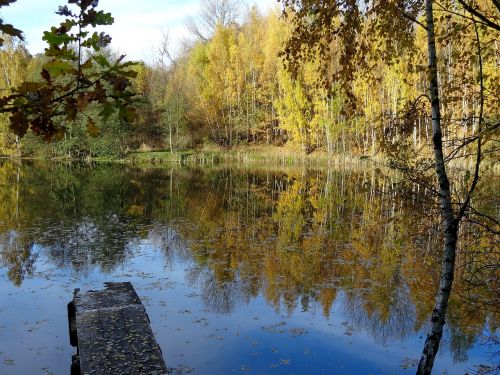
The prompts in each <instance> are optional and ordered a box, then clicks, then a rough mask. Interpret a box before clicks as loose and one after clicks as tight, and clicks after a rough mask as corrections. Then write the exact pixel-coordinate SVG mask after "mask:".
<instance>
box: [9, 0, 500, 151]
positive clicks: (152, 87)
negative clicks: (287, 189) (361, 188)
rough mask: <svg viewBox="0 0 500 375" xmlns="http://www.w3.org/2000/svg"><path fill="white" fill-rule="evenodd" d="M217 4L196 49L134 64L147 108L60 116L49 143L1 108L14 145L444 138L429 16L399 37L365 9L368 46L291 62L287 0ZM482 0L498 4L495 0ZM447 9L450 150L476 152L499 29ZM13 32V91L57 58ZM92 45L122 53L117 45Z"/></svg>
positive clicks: (198, 31)
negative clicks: (266, 6)
mask: <svg viewBox="0 0 500 375" xmlns="http://www.w3.org/2000/svg"><path fill="white" fill-rule="evenodd" d="M211 3H216V1H215V2H214V1H208V2H207V1H205V2H201V10H200V12H201V13H200V18H199V21H197V22H198V24H197V23H195V22H194V21H193V22H192V23H191V25H190V29H191V30H192V35H193V38H192V39H191V40H189V41H186V42H185V43H184V44H183V46H182V48H180V49H179V50H178V51H173V50H172V48H171V47H170V44H171V43H170V42H171V41H170V40H169V36H168V33H167V32H165V33H164V37H163V42H162V44H161V45H160V46H158V48H157V54H156V57H155V60H156V61H155V62H154V63H148V64H147V63H144V62H137V63H136V64H135V65H133V67H132V69H133V70H134V71H135V72H136V73H137V74H136V75H135V77H134V78H132V79H131V81H132V88H133V90H134V92H135V93H136V95H137V96H136V99H137V100H136V101H135V102H134V110H135V112H136V116H134V117H133V118H132V117H131V118H123V116H118V115H117V114H116V113H115V114H112V115H110V116H109V117H107V118H106V120H103V119H101V118H99V117H98V116H97V113H98V109H97V108H96V106H94V105H90V106H89V107H88V108H87V109H86V112H85V114H84V115H80V114H79V115H78V116H76V118H75V120H74V122H73V123H71V124H70V125H68V123H67V122H65V119H64V118H58V119H57V120H56V125H55V126H56V127H58V128H60V129H63V131H62V132H58V136H57V137H54V138H52V139H51V141H50V142H47V140H46V139H43V138H40V137H37V136H36V135H35V134H33V132H31V131H28V132H27V134H26V135H25V136H24V137H22V138H20V137H19V136H17V135H15V134H13V133H12V132H11V131H10V129H9V120H8V117H9V114H0V129H1V130H0V154H2V155H6V156H22V157H31V158H33V157H34V158H46V157H58V158H92V157H93V158H99V157H101V158H111V159H117V158H123V157H124V156H126V155H127V154H128V153H130V152H133V151H137V150H141V151H150V150H163V151H170V152H176V151H180V150H186V149H202V148H203V147H207V146H208V147H210V146H214V147H216V148H217V149H219V150H220V151H221V152H223V151H227V150H231V149H234V148H235V147H245V146H255V145H264V146H267V145H271V146H277V147H279V148H284V149H289V150H292V151H294V152H297V153H301V154H304V155H307V154H310V153H313V152H318V153H326V154H328V155H333V154H343V155H346V154H350V155H358V156H367V155H370V156H375V155H378V156H380V157H382V158H383V157H385V156H394V153H395V152H401V151H398V150H401V149H403V148H404V150H405V151H404V152H405V153H406V155H405V156H403V157H406V158H408V157H409V154H411V153H412V152H413V153H415V152H420V151H421V150H422V149H423V148H424V146H425V145H426V144H429V143H430V140H431V130H430V127H431V124H430V119H429V116H428V112H429V105H430V104H429V102H428V101H426V100H425V98H424V97H423V94H425V92H426V87H427V65H428V62H427V50H426V48H427V45H426V35H425V30H424V29H423V28H420V27H418V24H415V26H413V27H411V28H410V30H408V32H407V33H406V34H405V35H404V38H400V39H399V40H397V41H394V40H393V41H389V40H385V39H383V38H382V37H380V36H379V35H378V33H376V32H375V31H374V30H375V29H374V28H377V27H378V26H377V22H376V21H375V20H374V19H371V18H370V17H369V16H365V17H362V18H361V24H360V25H358V27H357V28H358V32H357V35H356V37H355V38H356V39H355V43H356V44H357V45H358V48H357V49H356V50H355V51H348V50H347V49H346V46H345V45H342V44H341V43H340V42H339V41H338V40H331V41H329V40H328V38H324V40H320V41H319V43H320V44H321V45H325V47H327V49H326V50H325V51H323V52H321V51H320V50H319V49H317V50H316V51H310V53H312V54H316V57H315V58H312V59H308V60H307V62H306V63H304V64H301V65H300V67H297V66H292V65H293V62H289V61H288V60H287V59H285V54H286V49H287V48H288V47H287V41H289V40H290V38H291V35H292V30H293V22H292V21H291V19H292V18H293V15H292V14H288V15H286V16H283V15H282V13H281V11H280V10H279V8H276V9H275V10H274V11H270V12H269V13H268V14H262V13H260V12H259V10H258V9H257V8H256V7H252V8H249V9H245V8H243V6H241V5H239V3H238V2H222V3H224V4H226V5H225V8H224V7H222V8H220V9H219V10H218V11H211V9H210V7H209V6H210V4H211ZM478 6H479V7H480V9H484V10H485V12H493V14H494V9H491V7H492V5H491V4H490V3H489V2H488V1H480V2H478ZM435 12H436V20H435V27H436V41H437V44H438V54H439V58H438V62H439V66H438V75H439V79H440V94H441V96H442V100H441V111H442V114H441V118H442V127H443V143H444V146H445V148H446V149H447V150H448V151H449V152H450V153H452V150H454V149H455V148H457V146H459V145H460V147H459V150H458V151H457V152H454V153H453V155H452V156H453V157H466V158H467V156H468V155H469V154H470V147H471V145H470V143H471V142H468V141H467V140H469V139H471V138H472V137H474V135H476V134H477V132H478V126H479V120H478V119H479V118H480V117H482V118H483V119H484V121H485V123H486V124H491V127H493V126H494V124H496V123H498V120H499V112H498V98H499V97H500V95H499V94H500V93H499V87H500V85H499V80H500V74H499V71H500V70H499V69H498V67H499V62H500V50H499V48H500V47H499V45H498V43H499V42H498V38H497V36H498V32H497V31H496V30H495V29H493V28H490V27H488V26H486V25H485V24H484V23H482V22H481V21H480V20H478V21H476V20H473V19H472V18H471V17H469V16H467V14H466V10H465V9H463V7H461V5H460V3H454V2H453V1H452V2H449V3H446V4H445V3H442V4H441V3H440V4H438V6H437V8H436V10H435ZM497 16H498V13H497ZM420 17H423V15H421V16H420ZM416 21H417V22H419V21H418V20H416ZM388 32H390V30H388ZM320 37H321V36H320ZM3 38H4V39H5V43H4V45H3V46H2V47H1V50H0V61H1V63H0V66H1V69H2V74H1V76H0V87H1V88H2V90H3V91H2V92H8V90H9V89H12V88H14V87H17V86H19V85H21V84H22V83H23V82H40V81H43V78H42V77H41V76H40V71H41V70H42V67H43V66H44V64H46V63H47V61H48V60H49V59H50V57H48V56H47V55H46V54H38V55H34V56H32V55H30V53H29V52H28V50H27V48H26V46H25V43H24V42H23V41H21V40H20V39H18V38H15V37H10V36H8V35H6V36H4V37H3ZM353 43H354V41H353ZM478 48H479V51H480V54H479V53H478V52H476V51H478ZM348 52H349V53H348ZM85 53H87V54H96V55H104V56H105V57H106V58H108V59H110V61H116V60H118V59H119V58H120V57H119V56H118V54H117V53H115V52H114V51H113V49H112V43H111V44H110V45H109V46H107V47H106V48H103V49H101V50H99V51H94V50H91V49H88V51H85ZM346 57H349V59H350V60H349V61H348V62H345V61H343V59H345V58H346ZM339 67H341V68H342V69H341V70H342V71H341V74H339V73H338V71H339ZM480 70H481V77H482V78H481V79H482V86H481V85H480V84H479V81H478V79H479V78H478V77H479V75H480ZM345 75H347V76H349V77H350V80H349V82H348V84H346V82H345V79H344V78H343V76H345ZM325 77H326V79H325ZM480 112H481V115H480ZM89 116H90V117H91V118H92V119H93V123H92V126H90V127H89V122H88V120H87V118H88V117H89ZM493 133H494V132H493ZM462 143H463V144H462ZM402 146H404V147H402ZM488 147H490V151H489V152H491V148H492V147H493V146H492V145H491V143H487V144H486V146H485V147H484V149H485V152H484V154H485V155H487V154H488Z"/></svg>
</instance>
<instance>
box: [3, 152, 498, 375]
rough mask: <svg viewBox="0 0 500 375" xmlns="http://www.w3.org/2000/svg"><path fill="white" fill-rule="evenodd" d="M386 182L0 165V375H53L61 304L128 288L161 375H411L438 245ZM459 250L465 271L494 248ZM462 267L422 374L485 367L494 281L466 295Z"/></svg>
mask: <svg viewBox="0 0 500 375" xmlns="http://www.w3.org/2000/svg"><path fill="white" fill-rule="evenodd" d="M396 186H397V185H395V184H394V177H390V176H384V175H383V174H382V173H380V171H378V170H373V171H371V170H369V171H366V170H363V169H362V168H360V167H357V168H356V167H352V168H335V169H331V170H328V169H326V170H307V169H303V168H297V169H280V168H274V169H273V168H261V169H258V168H257V169H244V168H230V167H224V166H219V167H211V168H204V169H203V168H187V167H185V168H174V169H169V168H150V169H144V168H143V169H140V168H134V167H131V166H123V165H118V164H102V165H93V166H81V165H74V164H73V165H67V164H58V163H47V164H41V163H31V162H23V163H22V164H21V163H14V162H9V161H4V162H0V374H67V373H69V368H70V363H71V355H72V354H73V353H74V348H72V347H71V346H70V345H69V338H68V327H67V317H66V304H67V303H68V302H69V301H70V300H71V298H72V293H73V290H74V288H81V289H92V288H93V289H98V288H101V287H102V286H103V283H104V282H106V281H131V282H132V283H133V285H134V287H135V289H136V291H137V293H138V294H139V296H140V297H141V299H142V301H143V303H144V305H145V307H146V310H147V311H148V313H149V316H150V319H151V324H152V328H153V331H154V332H155V335H156V338H157V340H158V342H159V344H160V346H161V348H162V350H163V354H164V357H165V361H166V363H167V366H168V367H169V368H170V369H171V370H172V373H174V374H191V373H192V374H230V373H236V374H240V373H241V374H247V373H248V374H322V373H325V374H327V373H332V374H412V373H414V372H415V368H416V367H415V365H416V363H417V360H418V358H419V355H420V351H421V348H422V345H423V340H424V338H425V334H426V332H427V328H428V320H429V313H430V311H431V310H432V306H433V298H434V297H433V293H434V291H435V288H436V280H437V278H438V268H439V259H440V249H441V245H440V240H439V235H438V233H437V232H438V231H439V227H438V225H439V223H438V221H437V220H436V217H437V216H436V214H435V212H434V211H432V208H429V207H426V205H425V204H424V203H423V202H425V201H428V199H427V198H426V197H425V192H422V191H420V190H418V189H410V190H408V191H406V193H404V192H402V191H399V190H398V189H396ZM464 238H465V239H466V242H467V246H466V247H467V250H465V246H463V248H464V249H461V250H460V251H461V253H460V255H459V263H460V262H462V263H463V264H464V265H465V264H469V265H470V264H471V262H470V259H471V257H473V259H474V260H475V261H477V260H478V259H484V257H485V256H486V255H485V254H488V252H491V250H492V249H493V246H494V244H493V243H492V242H493V241H492V240H491V239H489V238H488V237H487V236H483V235H482V234H481V232H480V231H479V229H478V228H465V229H464ZM481 257H482V258H481ZM469 268H471V267H465V266H464V267H461V268H459V271H458V272H457V273H458V276H457V279H458V280H457V283H456V292H455V293H454V299H453V301H452V303H451V310H450V314H449V317H448V324H447V326H446V327H447V329H446V333H445V337H444V342H443V343H442V346H441V349H440V353H439V355H438V357H437V360H436V365H435V373H436V374H464V373H467V372H469V373H478V372H480V371H483V370H485V369H488V368H489V369H491V370H494V367H495V363H496V362H498V357H496V356H495V352H498V350H499V348H498V346H495V345H494V344H493V342H494V335H495V331H496V327H497V326H498V316H497V315H495V314H496V313H495V311H494V308H495V306H491V301H492V300H494V298H495V293H496V288H494V285H490V284H491V283H493V284H495V283H496V282H497V281H494V280H493V281H491V282H490V284H488V283H482V284H481V285H479V286H476V287H475V289H474V290H473V292H474V293H473V294H471V293H466V292H465V291H469V292H470V283H468V280H469V281H470V278H471V276H470V275H471V273H473V272H474V270H471V269H469ZM474 275H477V273H474ZM490 279H491V278H490ZM471 296H473V298H472V297H471ZM489 307H490V308H489ZM491 307H493V308H491Z"/></svg>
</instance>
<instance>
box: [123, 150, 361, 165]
mask: <svg viewBox="0 0 500 375" xmlns="http://www.w3.org/2000/svg"><path fill="white" fill-rule="evenodd" d="M363 159H364V157H363V156H356V155H346V154H344V155H340V154H335V155H330V154H328V153H326V152H324V151H314V152H312V153H310V154H309V155H305V154H304V152H302V151H301V150H300V149H296V150H295V149H293V148H290V147H286V148H285V147H279V146H268V145H259V146H238V147H234V148H232V149H230V150H227V149H222V148H219V147H216V146H205V147H203V148H200V149H196V150H181V151H176V152H169V151H137V152H132V153H130V154H129V155H127V157H126V159H125V161H126V162H130V163H134V164H142V163H147V164H161V163H176V164H202V165H203V164H218V163H238V164H272V165H311V166H323V165H328V164H339V163H356V162H359V161H360V160H363Z"/></svg>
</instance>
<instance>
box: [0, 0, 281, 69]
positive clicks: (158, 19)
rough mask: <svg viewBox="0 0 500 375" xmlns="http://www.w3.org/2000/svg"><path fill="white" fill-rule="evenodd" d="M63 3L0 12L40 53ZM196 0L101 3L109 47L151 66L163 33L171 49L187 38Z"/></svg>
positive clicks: (29, 0)
mask: <svg viewBox="0 0 500 375" xmlns="http://www.w3.org/2000/svg"><path fill="white" fill-rule="evenodd" d="M241 1H242V3H245V4H246V6H251V5H253V4H256V5H257V6H258V7H259V8H260V9H261V10H262V11H263V12H266V11H267V10H269V9H270V8H273V7H274V6H276V4H277V1H276V0H241ZM64 4H66V0H17V2H16V3H14V4H11V5H10V6H7V7H3V8H2V10H1V15H2V18H3V19H4V21H5V22H6V23H12V24H13V25H14V26H15V27H17V28H18V29H21V30H23V31H24V34H25V37H26V41H27V43H28V49H29V50H30V52H32V53H37V52H43V49H44V48H45V42H43V41H42V39H41V38H42V33H43V31H44V30H48V29H49V28H50V27H51V26H56V25H58V24H59V22H60V21H61V20H62V17H60V16H58V15H56V14H55V13H54V12H55V11H56V10H57V8H58V6H59V5H64ZM199 4H200V3H199V0H141V1H137V0H100V1H99V8H98V9H102V10H105V11H107V12H111V14H112V15H113V17H114V18H115V23H114V24H113V25H112V26H109V27H106V28H105V29H104V30H105V31H106V32H108V33H109V34H110V35H111V37H112V38H113V42H112V46H113V48H114V49H116V50H118V51H119V52H120V53H125V54H127V57H128V58H129V59H133V60H145V61H148V62H151V61H152V60H153V56H154V50H155V48H157V47H158V46H159V44H160V41H161V39H162V30H164V31H166V30H168V32H169V35H170V40H171V46H172V48H173V49H175V48H176V46H178V45H179V42H180V40H181V39H182V38H185V37H187V36H188V32H187V30H186V27H185V20H186V18H187V17H188V16H193V17H195V16H196V15H197V13H198V10H199Z"/></svg>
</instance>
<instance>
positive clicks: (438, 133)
mask: <svg viewBox="0 0 500 375" xmlns="http://www.w3.org/2000/svg"><path fill="white" fill-rule="evenodd" d="M425 4H426V20H427V47H428V53H429V86H430V99H431V112H432V143H433V145H434V161H435V169H436V175H437V177H438V181H439V198H440V200H441V215H442V217H443V220H444V224H445V233H444V235H445V245H444V254H443V261H442V264H441V277H440V281H439V290H438V291H437V294H436V301H435V305H434V310H433V311H432V316H431V324H432V328H431V332H430V333H429V334H428V335H427V338H426V340H425V346H424V349H423V352H422V357H421V358H420V363H419V365H418V369H417V374H419V375H422V374H430V373H431V371H432V366H433V364H434V359H435V357H436V354H437V352H438V349H439V343H440V341H441V337H442V336H443V327H444V324H445V316H446V310H447V307H448V300H449V298H450V292H451V287H452V284H453V276H454V271H455V253H456V245H457V233H458V222H457V220H456V218H455V215H454V213H453V208H452V204H451V203H452V202H451V192H450V182H449V180H448V175H447V173H446V167H445V163H444V155H443V141H442V130H441V114H440V109H439V92H438V75H437V54H436V41H435V36H434V19H433V9H432V0H426V1H425Z"/></svg>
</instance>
